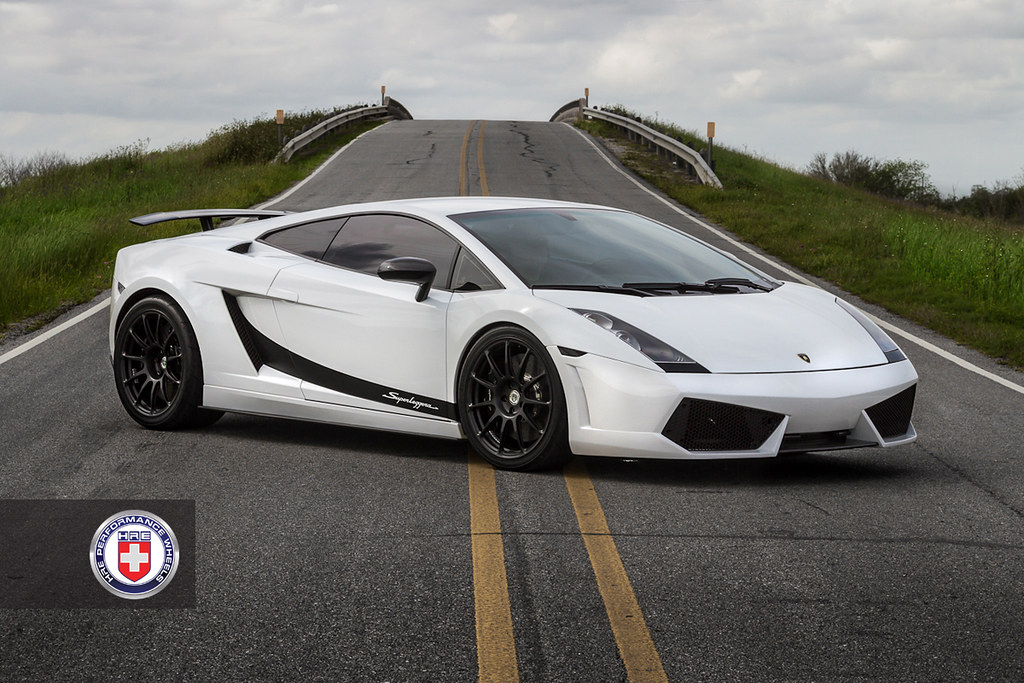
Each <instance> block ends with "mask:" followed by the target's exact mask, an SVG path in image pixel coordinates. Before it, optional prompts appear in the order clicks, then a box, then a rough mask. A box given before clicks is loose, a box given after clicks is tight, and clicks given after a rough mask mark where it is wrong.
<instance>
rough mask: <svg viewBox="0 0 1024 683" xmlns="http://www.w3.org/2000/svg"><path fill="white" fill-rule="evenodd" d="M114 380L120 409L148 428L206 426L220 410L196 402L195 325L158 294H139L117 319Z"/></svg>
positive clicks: (199, 378) (199, 381)
mask: <svg viewBox="0 0 1024 683" xmlns="http://www.w3.org/2000/svg"><path fill="white" fill-rule="evenodd" d="M114 380H115V383H116V385H117V395H118V397H119V398H120V399H121V403H122V405H124V408H125V410H127V411H128V414H129V415H130V416H131V417H132V419H133V420H135V421H136V422H138V423H139V424H140V425H142V426H143V427H146V428H147V429H180V428H188V427H205V426H207V425H211V424H213V423H214V422H216V421H217V420H218V419H220V417H221V415H223V413H222V412H220V411H216V410H206V409H203V408H201V407H200V406H201V405H202V402H203V363H202V358H201V357H200V354H199V343H198V342H197V341H196V335H195V331H194V330H193V329H192V325H191V324H190V323H189V321H188V319H187V318H186V317H185V314H184V313H183V312H182V310H181V309H180V308H179V307H178V306H177V305H176V304H175V303H174V302H172V301H170V300H169V299H166V298H164V297H162V296H150V297H146V298H145V299H141V300H139V301H138V302H136V303H135V304H134V305H133V306H132V307H131V308H130V309H129V310H128V312H127V313H126V314H125V316H124V318H123V319H122V320H121V323H120V324H119V325H118V327H117V332H116V334H115V335H114Z"/></svg>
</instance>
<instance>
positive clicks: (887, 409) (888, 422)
mask: <svg viewBox="0 0 1024 683" xmlns="http://www.w3.org/2000/svg"><path fill="white" fill-rule="evenodd" d="M916 392H917V385H916V384H915V385H913V386H912V387H908V388H907V389H904V390H903V391H901V392H900V393H898V394H896V395H895V396H892V397H890V398H887V399H885V400H884V401H882V402H881V403H876V404H875V405H873V406H871V407H870V408H868V409H867V413H868V417H869V418H871V422H872V423H874V425H875V429H877V430H878V433H879V434H880V435H881V436H882V438H883V439H891V438H893V437H896V436H903V435H904V434H906V433H907V432H908V431H910V414H911V413H912V412H914V396H915V394H916Z"/></svg>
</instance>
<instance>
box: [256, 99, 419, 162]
mask: <svg viewBox="0 0 1024 683" xmlns="http://www.w3.org/2000/svg"><path fill="white" fill-rule="evenodd" d="M383 118H391V119H411V118H412V114H410V113H409V110H408V109H406V108H405V107H404V106H402V104H401V103H400V102H399V101H398V100H393V99H391V98H390V97H385V98H384V104H382V105H379V106H375V107H363V108H361V109H353V110H352V111H346V112H342V113H341V114H338V115H337V116H333V117H331V118H329V119H327V120H326V121H321V122H320V123H318V124H316V125H315V126H313V127H312V128H310V129H309V130H307V131H305V132H304V133H300V134H299V135H296V136H295V137H294V138H292V139H291V140H289V141H288V142H286V143H285V144H284V146H283V147H281V151H279V152H278V153H277V156H276V157H274V161H279V162H281V163H288V161H290V160H291V158H292V156H293V155H294V154H295V153H296V152H297V151H299V150H300V149H302V148H303V147H305V146H306V145H308V144H310V143H312V142H313V141H315V140H317V139H319V138H320V137H321V136H322V135H326V134H327V133H330V132H331V131H332V130H334V129H335V128H338V127H339V126H344V125H345V124H347V123H352V122H354V121H362V120H366V119H383Z"/></svg>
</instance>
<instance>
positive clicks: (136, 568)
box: [117, 540, 152, 581]
mask: <svg viewBox="0 0 1024 683" xmlns="http://www.w3.org/2000/svg"><path fill="white" fill-rule="evenodd" d="M151 555H152V552H151V551H150V547H149V541H141V540H139V541H118V542H117V568H118V570H119V571H120V572H121V574H123V575H124V577H125V578H126V579H128V580H129V581H138V580H139V579H141V578H142V577H143V576H145V575H146V574H148V573H149V558H150V556H151Z"/></svg>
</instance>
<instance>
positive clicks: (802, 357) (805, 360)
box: [796, 353, 811, 363]
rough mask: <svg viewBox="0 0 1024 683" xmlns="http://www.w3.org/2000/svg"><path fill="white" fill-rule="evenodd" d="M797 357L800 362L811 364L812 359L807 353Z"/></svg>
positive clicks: (799, 354)
mask: <svg viewBox="0 0 1024 683" xmlns="http://www.w3.org/2000/svg"><path fill="white" fill-rule="evenodd" d="M796 357H797V358H799V359H800V360H802V361H803V362H805V363H810V362H811V357H810V356H808V355H807V354H806V353H798V354H796Z"/></svg>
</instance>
